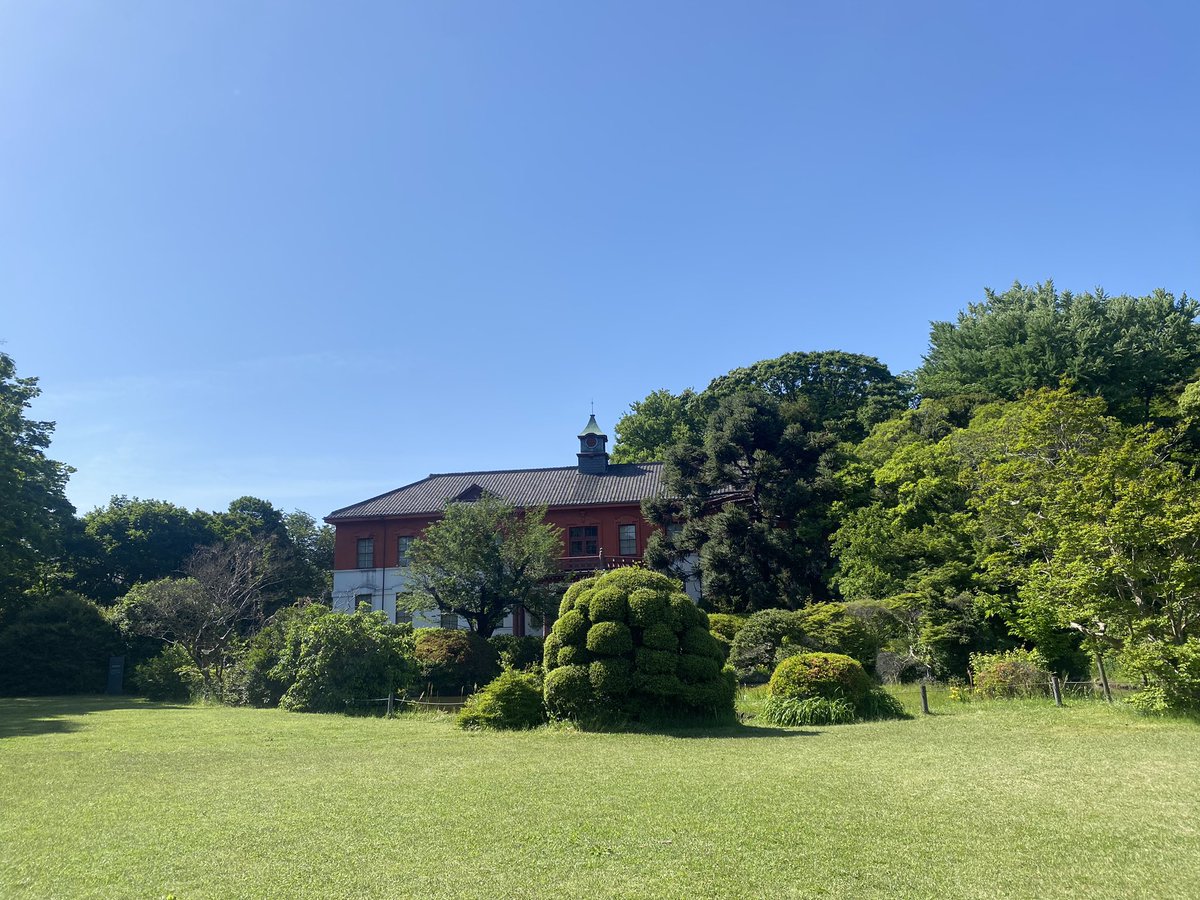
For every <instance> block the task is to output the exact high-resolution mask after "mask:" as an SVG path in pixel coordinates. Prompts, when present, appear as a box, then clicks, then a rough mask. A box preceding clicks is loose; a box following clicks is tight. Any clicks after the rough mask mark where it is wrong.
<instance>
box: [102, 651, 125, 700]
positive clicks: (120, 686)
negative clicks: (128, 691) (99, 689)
mask: <svg viewBox="0 0 1200 900" xmlns="http://www.w3.org/2000/svg"><path fill="white" fill-rule="evenodd" d="M124 692H125V657H123V656H110V657H109V658H108V687H106V688H105V689H104V693H106V694H123V693H124Z"/></svg>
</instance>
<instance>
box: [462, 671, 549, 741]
mask: <svg viewBox="0 0 1200 900" xmlns="http://www.w3.org/2000/svg"><path fill="white" fill-rule="evenodd" d="M545 721H546V707H545V705H544V704H543V702H542V680H541V677H540V676H539V675H538V674H537V673H536V672H520V671H517V670H515V669H511V668H510V669H507V670H505V671H504V672H501V673H500V675H499V676H497V677H496V679H495V680H494V681H492V682H491V683H489V684H488V685H487V687H485V688H484V689H483V690H481V691H478V692H476V693H474V694H472V695H471V697H470V698H469V699H468V700H467V702H466V705H465V706H463V708H462V709H461V710H459V713H458V724H459V726H460V727H462V728H496V729H504V730H520V729H525V728H537V727H538V726H539V725H541V724H542V723H543V722H545Z"/></svg>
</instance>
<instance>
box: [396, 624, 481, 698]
mask: <svg viewBox="0 0 1200 900" xmlns="http://www.w3.org/2000/svg"><path fill="white" fill-rule="evenodd" d="M415 656H416V660H417V672H418V675H419V682H418V685H417V687H419V688H421V689H431V690H432V691H433V693H435V694H443V695H462V694H469V693H471V692H472V691H474V690H476V689H477V688H478V687H479V686H481V685H485V684H487V683H488V682H490V681H491V680H492V679H493V678H495V677H496V676H497V675H499V674H500V655H499V654H498V653H497V652H496V648H495V647H493V646H492V645H491V644H489V643H488V642H487V640H486V639H484V638H482V637H480V636H479V635H478V634H476V633H475V632H474V631H463V630H460V629H451V628H422V629H421V630H420V631H418V632H417V638H416V650H415Z"/></svg>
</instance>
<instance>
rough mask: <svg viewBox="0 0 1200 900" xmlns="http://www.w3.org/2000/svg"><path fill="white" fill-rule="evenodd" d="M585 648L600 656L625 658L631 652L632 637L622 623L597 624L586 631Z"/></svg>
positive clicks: (627, 627)
mask: <svg viewBox="0 0 1200 900" xmlns="http://www.w3.org/2000/svg"><path fill="white" fill-rule="evenodd" d="M587 648H588V649H589V650H590V651H592V652H593V653H597V654H600V655H601V656H626V655H627V654H628V653H629V652H630V651H631V650H633V635H632V634H631V633H630V631H629V626H628V625H626V624H625V623H624V622H597V623H596V624H595V625H593V626H592V627H591V628H589V629H588V633H587Z"/></svg>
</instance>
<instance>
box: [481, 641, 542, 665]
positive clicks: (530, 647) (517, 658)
mask: <svg viewBox="0 0 1200 900" xmlns="http://www.w3.org/2000/svg"><path fill="white" fill-rule="evenodd" d="M488 643H489V644H491V645H492V647H493V648H494V649H495V650H496V654H497V656H498V658H499V660H500V666H501V668H504V669H515V670H517V671H521V670H524V669H530V668H540V667H541V664H542V639H541V638H540V637H535V636H534V635H525V636H523V637H518V636H516V635H511V634H497V635H493V636H492V637H490V638H488Z"/></svg>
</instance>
